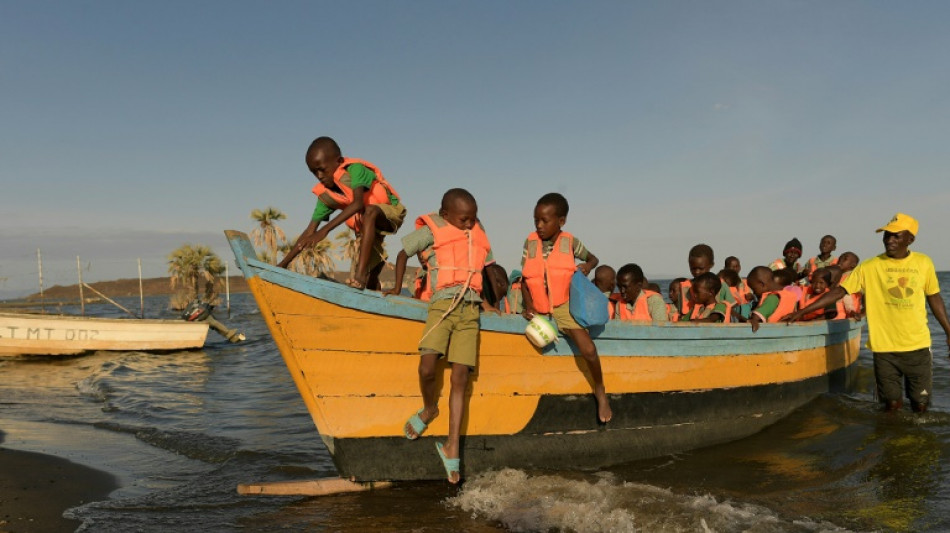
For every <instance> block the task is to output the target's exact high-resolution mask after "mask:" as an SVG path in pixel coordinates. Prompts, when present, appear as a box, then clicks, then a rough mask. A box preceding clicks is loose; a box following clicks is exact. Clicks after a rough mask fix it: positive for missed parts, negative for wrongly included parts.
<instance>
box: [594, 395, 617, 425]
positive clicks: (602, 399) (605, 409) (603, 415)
mask: <svg viewBox="0 0 950 533" xmlns="http://www.w3.org/2000/svg"><path fill="white" fill-rule="evenodd" d="M594 397H595V398H597V418H599V419H600V422H601V423H602V424H606V423H607V422H610V419H611V418H613V417H614V412H613V410H611V409H610V402H609V401H608V400H607V392H606V391H605V390H604V387H603V386H600V387H597V389H596V390H595V391H594Z"/></svg>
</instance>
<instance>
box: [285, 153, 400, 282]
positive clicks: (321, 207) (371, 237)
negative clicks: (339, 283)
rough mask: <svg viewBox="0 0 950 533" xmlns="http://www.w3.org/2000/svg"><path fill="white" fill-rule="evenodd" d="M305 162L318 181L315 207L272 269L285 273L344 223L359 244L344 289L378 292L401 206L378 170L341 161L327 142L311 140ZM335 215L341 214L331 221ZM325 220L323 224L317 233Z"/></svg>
mask: <svg viewBox="0 0 950 533" xmlns="http://www.w3.org/2000/svg"><path fill="white" fill-rule="evenodd" d="M304 160H305V162H306V164H307V168H308V169H309V170H310V172H311V173H313V175H314V176H316V178H317V180H318V181H319V183H317V185H316V186H315V187H314V188H313V193H314V194H315V195H317V205H316V207H315V208H314V210H313V216H312V217H311V220H310V224H309V225H308V226H307V228H306V229H304V231H303V233H301V234H300V237H298V238H297V242H296V244H295V245H294V246H293V248H291V250H290V252H288V253H287V255H286V256H284V258H283V260H281V262H280V263H278V264H277V266H279V267H281V268H287V265H289V264H290V263H291V262H292V261H293V260H294V258H295V257H297V255H298V254H300V252H302V251H303V250H305V249H306V248H308V247H310V246H313V245H315V244H317V243H319V242H320V241H322V240H324V239H326V238H327V236H328V235H329V234H330V231H331V230H333V229H334V228H336V227H337V226H339V225H340V224H346V225H347V226H349V227H350V228H351V229H352V230H353V231H354V232H355V233H356V235H357V237H358V238H359V240H360V245H359V255H358V257H356V258H354V259H353V260H354V261H356V262H357V263H356V269H355V273H354V279H351V280H347V284H348V285H350V286H351V287H355V288H358V289H362V288H364V287H366V288H370V289H374V290H379V288H380V286H379V273H380V271H382V269H383V264H384V262H383V238H384V237H385V236H386V235H392V234H394V233H396V232H397V231H399V227H400V226H402V222H403V220H404V219H405V217H406V207H405V206H404V205H403V204H402V202H401V201H400V200H399V195H398V194H396V191H395V189H393V188H392V186H391V185H390V184H389V182H387V181H386V179H385V178H384V177H383V174H382V172H380V170H379V168H377V167H376V166H375V165H373V164H372V163H370V162H368V161H363V160H360V159H353V158H345V157H343V155H342V153H341V152H340V146H339V145H338V144H337V143H336V141H334V140H333V139H331V138H330V137H319V138H317V139H315V140H314V141H313V142H312V143H311V144H310V147H309V148H308V149H307V154H306V157H305V159H304ZM336 210H340V214H338V215H337V216H336V217H334V218H332V219H331V218H330V215H331V214H332V213H333V212H334V211H336ZM324 221H327V223H326V224H324V225H323V227H322V228H320V227H319V226H320V223H321V222H324ZM318 228H319V229H318Z"/></svg>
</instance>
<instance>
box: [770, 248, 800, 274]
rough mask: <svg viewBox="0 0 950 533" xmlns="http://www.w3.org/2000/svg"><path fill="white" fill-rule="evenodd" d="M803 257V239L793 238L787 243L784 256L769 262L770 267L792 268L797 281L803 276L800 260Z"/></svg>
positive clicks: (777, 268) (783, 251)
mask: <svg viewBox="0 0 950 533" xmlns="http://www.w3.org/2000/svg"><path fill="white" fill-rule="evenodd" d="M801 257H802V241H800V240H798V239H797V238H795V239H792V240H790V241H788V242H787V243H785V248H784V249H783V250H782V257H781V258H779V259H776V260H775V261H772V263H771V264H769V268H770V269H772V270H784V269H786V268H790V269H792V271H793V272H795V275H796V277H795V280H794V281H795V282H797V281H798V280H800V279H801V278H802V265H801V263H799V262H798V260H799V259H801Z"/></svg>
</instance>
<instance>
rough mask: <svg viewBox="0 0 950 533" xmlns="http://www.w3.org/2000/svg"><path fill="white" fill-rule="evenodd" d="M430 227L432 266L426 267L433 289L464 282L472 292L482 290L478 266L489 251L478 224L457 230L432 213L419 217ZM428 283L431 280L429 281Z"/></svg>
mask: <svg viewBox="0 0 950 533" xmlns="http://www.w3.org/2000/svg"><path fill="white" fill-rule="evenodd" d="M419 218H420V219H421V220H422V221H423V223H424V224H425V225H427V226H428V227H429V229H430V230H432V235H433V236H434V237H435V244H434V245H433V246H432V249H433V251H434V252H435V263H436V264H435V266H432V267H430V275H431V272H433V271H434V272H435V273H436V286H435V290H436V291H438V290H441V289H446V288H449V287H455V286H458V285H467V286H468V287H469V288H471V289H472V290H474V291H475V292H478V293H481V292H482V269H484V268H485V258H487V257H488V252H489V250H491V245H490V244H489V243H488V236H487V235H485V231H484V230H483V229H482V226H481V224H479V223H478V222H476V223H475V226H474V227H472V229H471V230H461V229H458V228H456V227H455V226H453V225H452V224H449V223H448V222H446V221H445V219H443V218H442V217H440V216H439V215H437V214H435V213H431V214H428V215H422V216H421V217H419ZM429 285H430V286H431V283H429Z"/></svg>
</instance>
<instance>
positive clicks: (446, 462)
mask: <svg viewBox="0 0 950 533" xmlns="http://www.w3.org/2000/svg"><path fill="white" fill-rule="evenodd" d="M435 451H437V452H439V458H440V459H442V466H443V467H445V476H446V479H448V480H449V483H451V484H453V485H458V484H459V482H460V481H462V470H461V468H460V463H461V460H460V459H459V458H458V457H456V458H454V459H450V458H448V457H446V456H445V452H444V451H442V443H441V442H437V443H435ZM453 472H454V473H456V474H458V476H459V478H458V481H452V473H453Z"/></svg>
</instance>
